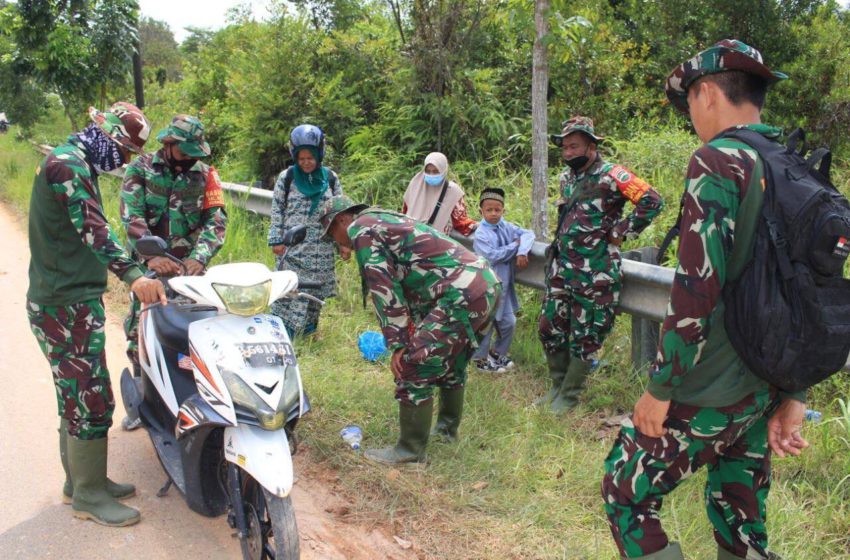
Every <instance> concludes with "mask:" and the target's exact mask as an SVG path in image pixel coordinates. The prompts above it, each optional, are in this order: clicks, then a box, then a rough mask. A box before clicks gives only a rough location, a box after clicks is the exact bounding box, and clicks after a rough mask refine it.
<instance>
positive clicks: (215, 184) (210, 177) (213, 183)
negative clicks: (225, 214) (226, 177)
mask: <svg viewBox="0 0 850 560" xmlns="http://www.w3.org/2000/svg"><path fill="white" fill-rule="evenodd" d="M216 207H220V208H224V191H223V190H222V189H221V179H220V178H219V176H218V171H216V170H215V167H213V166H212V165H211V166H210V172H209V173H208V174H207V186H206V188H205V189H204V210H209V209H210V208H216Z"/></svg>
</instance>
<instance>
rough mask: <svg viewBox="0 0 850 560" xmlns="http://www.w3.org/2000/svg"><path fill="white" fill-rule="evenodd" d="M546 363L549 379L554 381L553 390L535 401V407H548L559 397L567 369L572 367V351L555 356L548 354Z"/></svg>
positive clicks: (558, 353)
mask: <svg viewBox="0 0 850 560" xmlns="http://www.w3.org/2000/svg"><path fill="white" fill-rule="evenodd" d="M546 363H547V364H548V365H549V377H550V378H551V379H552V388H551V389H549V392H548V393H546V394H545V395H543V396H542V397H540V398H538V399H535V401H534V406H546V405H549V404H551V403H552V401H553V400H554V399H555V397H556V396H557V395H558V390H559V389H560V388H561V383H563V381H564V376H565V375H567V369H569V367H570V351H569V350H562V351H560V352H555V353H554V354H549V353H547V354H546Z"/></svg>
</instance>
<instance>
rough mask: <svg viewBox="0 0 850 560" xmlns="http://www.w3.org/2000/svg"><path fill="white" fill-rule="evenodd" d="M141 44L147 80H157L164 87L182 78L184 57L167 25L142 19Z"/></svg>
mask: <svg viewBox="0 0 850 560" xmlns="http://www.w3.org/2000/svg"><path fill="white" fill-rule="evenodd" d="M139 43H140V44H141V55H142V66H143V68H144V71H145V78H146V79H147V80H156V81H157V82H159V83H160V85H162V84H164V83H165V82H166V81H169V82H176V81H178V80H179V79H180V78H181V77H182V57H181V55H180V51H179V50H178V48H177V41H176V40H175V39H174V33H172V32H171V29H170V28H169V27H168V24H167V23H165V22H164V21H158V20H155V19H152V18H149V17H142V18H141V19H140V20H139Z"/></svg>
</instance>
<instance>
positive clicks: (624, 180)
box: [609, 165, 652, 204]
mask: <svg viewBox="0 0 850 560" xmlns="http://www.w3.org/2000/svg"><path fill="white" fill-rule="evenodd" d="M609 174H610V175H611V178H612V179H614V182H615V183H617V188H618V189H620V192H621V193H623V196H624V197H626V198H627V199H629V201H630V202H631V203H632V204H637V203H638V201H639V200H640V199H641V198H643V195H644V194H646V191H648V190H649V189H651V188H652V187H651V186H650V184H649V183H647V182H646V181H644V180H643V179H641V178H640V177H637V176H636V175H635V174H634V173H632V172H631V171H629V170H628V169H626V168H625V167H623V166H621V165H615V166H614V167H613V168H611V171H610V173H609Z"/></svg>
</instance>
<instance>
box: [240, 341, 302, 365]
mask: <svg viewBox="0 0 850 560" xmlns="http://www.w3.org/2000/svg"><path fill="white" fill-rule="evenodd" d="M238 347H239V351H240V352H241V353H242V358H243V359H244V360H245V364H246V365H248V366H249V367H270V366H294V365H295V352H294V351H293V350H292V346H291V345H290V344H289V343H287V342H258V343H247V344H239V345H238Z"/></svg>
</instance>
